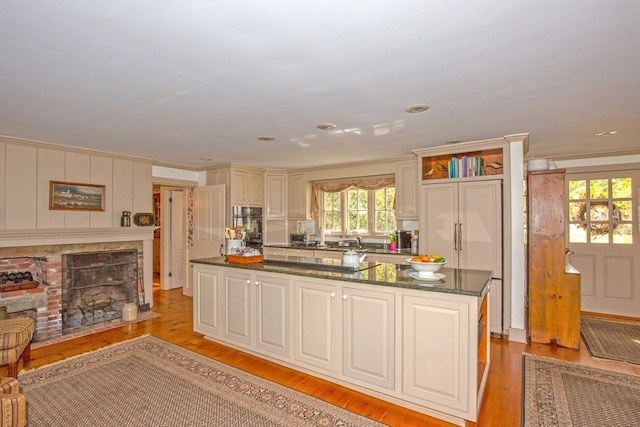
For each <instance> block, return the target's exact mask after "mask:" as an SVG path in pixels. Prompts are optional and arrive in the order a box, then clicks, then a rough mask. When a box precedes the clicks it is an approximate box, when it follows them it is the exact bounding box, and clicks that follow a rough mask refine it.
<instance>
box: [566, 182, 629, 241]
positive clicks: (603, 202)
mask: <svg viewBox="0 0 640 427" xmlns="http://www.w3.org/2000/svg"><path fill="white" fill-rule="evenodd" d="M631 196H632V181H631V177H616V178H597V179H576V180H569V182H568V199H569V200H568V201H569V242H570V243H599V244H607V243H613V244H632V243H633V226H632V221H633V199H632V197H631Z"/></svg>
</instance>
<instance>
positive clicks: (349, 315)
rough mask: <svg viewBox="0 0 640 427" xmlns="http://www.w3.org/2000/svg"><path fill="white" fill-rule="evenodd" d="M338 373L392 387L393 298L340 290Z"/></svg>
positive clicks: (379, 294) (371, 293) (356, 290)
mask: <svg viewBox="0 0 640 427" xmlns="http://www.w3.org/2000/svg"><path fill="white" fill-rule="evenodd" d="M342 310H343V321H342V338H343V344H342V349H343V360H342V373H343V374H344V375H345V376H347V377H351V378H354V379H357V380H361V381H364V382H365V383H366V384H375V385H378V386H380V387H384V388H388V389H390V390H393V389H394V387H395V346H394V344H395V341H394V336H395V332H394V325H395V298H394V295H393V294H392V293H386V292H377V291H370V290H363V289H357V288H352V287H347V286H345V287H343V289H342Z"/></svg>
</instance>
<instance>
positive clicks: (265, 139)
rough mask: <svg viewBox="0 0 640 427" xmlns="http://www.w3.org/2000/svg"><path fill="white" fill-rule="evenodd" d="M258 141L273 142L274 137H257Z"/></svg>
mask: <svg viewBox="0 0 640 427" xmlns="http://www.w3.org/2000/svg"><path fill="white" fill-rule="evenodd" d="M258 140H259V141H275V137H273V136H259V137H258Z"/></svg>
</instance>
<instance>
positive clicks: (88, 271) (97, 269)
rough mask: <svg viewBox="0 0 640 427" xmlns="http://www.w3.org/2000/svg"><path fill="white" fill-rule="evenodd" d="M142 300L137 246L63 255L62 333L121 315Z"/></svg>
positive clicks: (117, 317) (107, 320)
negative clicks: (129, 306) (124, 308)
mask: <svg viewBox="0 0 640 427" xmlns="http://www.w3.org/2000/svg"><path fill="white" fill-rule="evenodd" d="M126 303H135V304H136V305H139V301H138V252H137V251H136V250H122V251H101V252H84V253H75V254H63V255H62V333H63V334H65V333H69V332H70V331H71V330H74V329H77V328H80V327H84V326H90V325H94V324H96V323H102V322H109V321H111V320H114V319H119V318H120V317H121V315H122V306H123V305H124V304H126Z"/></svg>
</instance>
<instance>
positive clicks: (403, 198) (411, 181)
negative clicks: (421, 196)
mask: <svg viewBox="0 0 640 427" xmlns="http://www.w3.org/2000/svg"><path fill="white" fill-rule="evenodd" d="M396 219H399V220H417V219H418V161H417V160H413V161H411V162H406V163H399V164H398V166H397V168H396Z"/></svg>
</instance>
